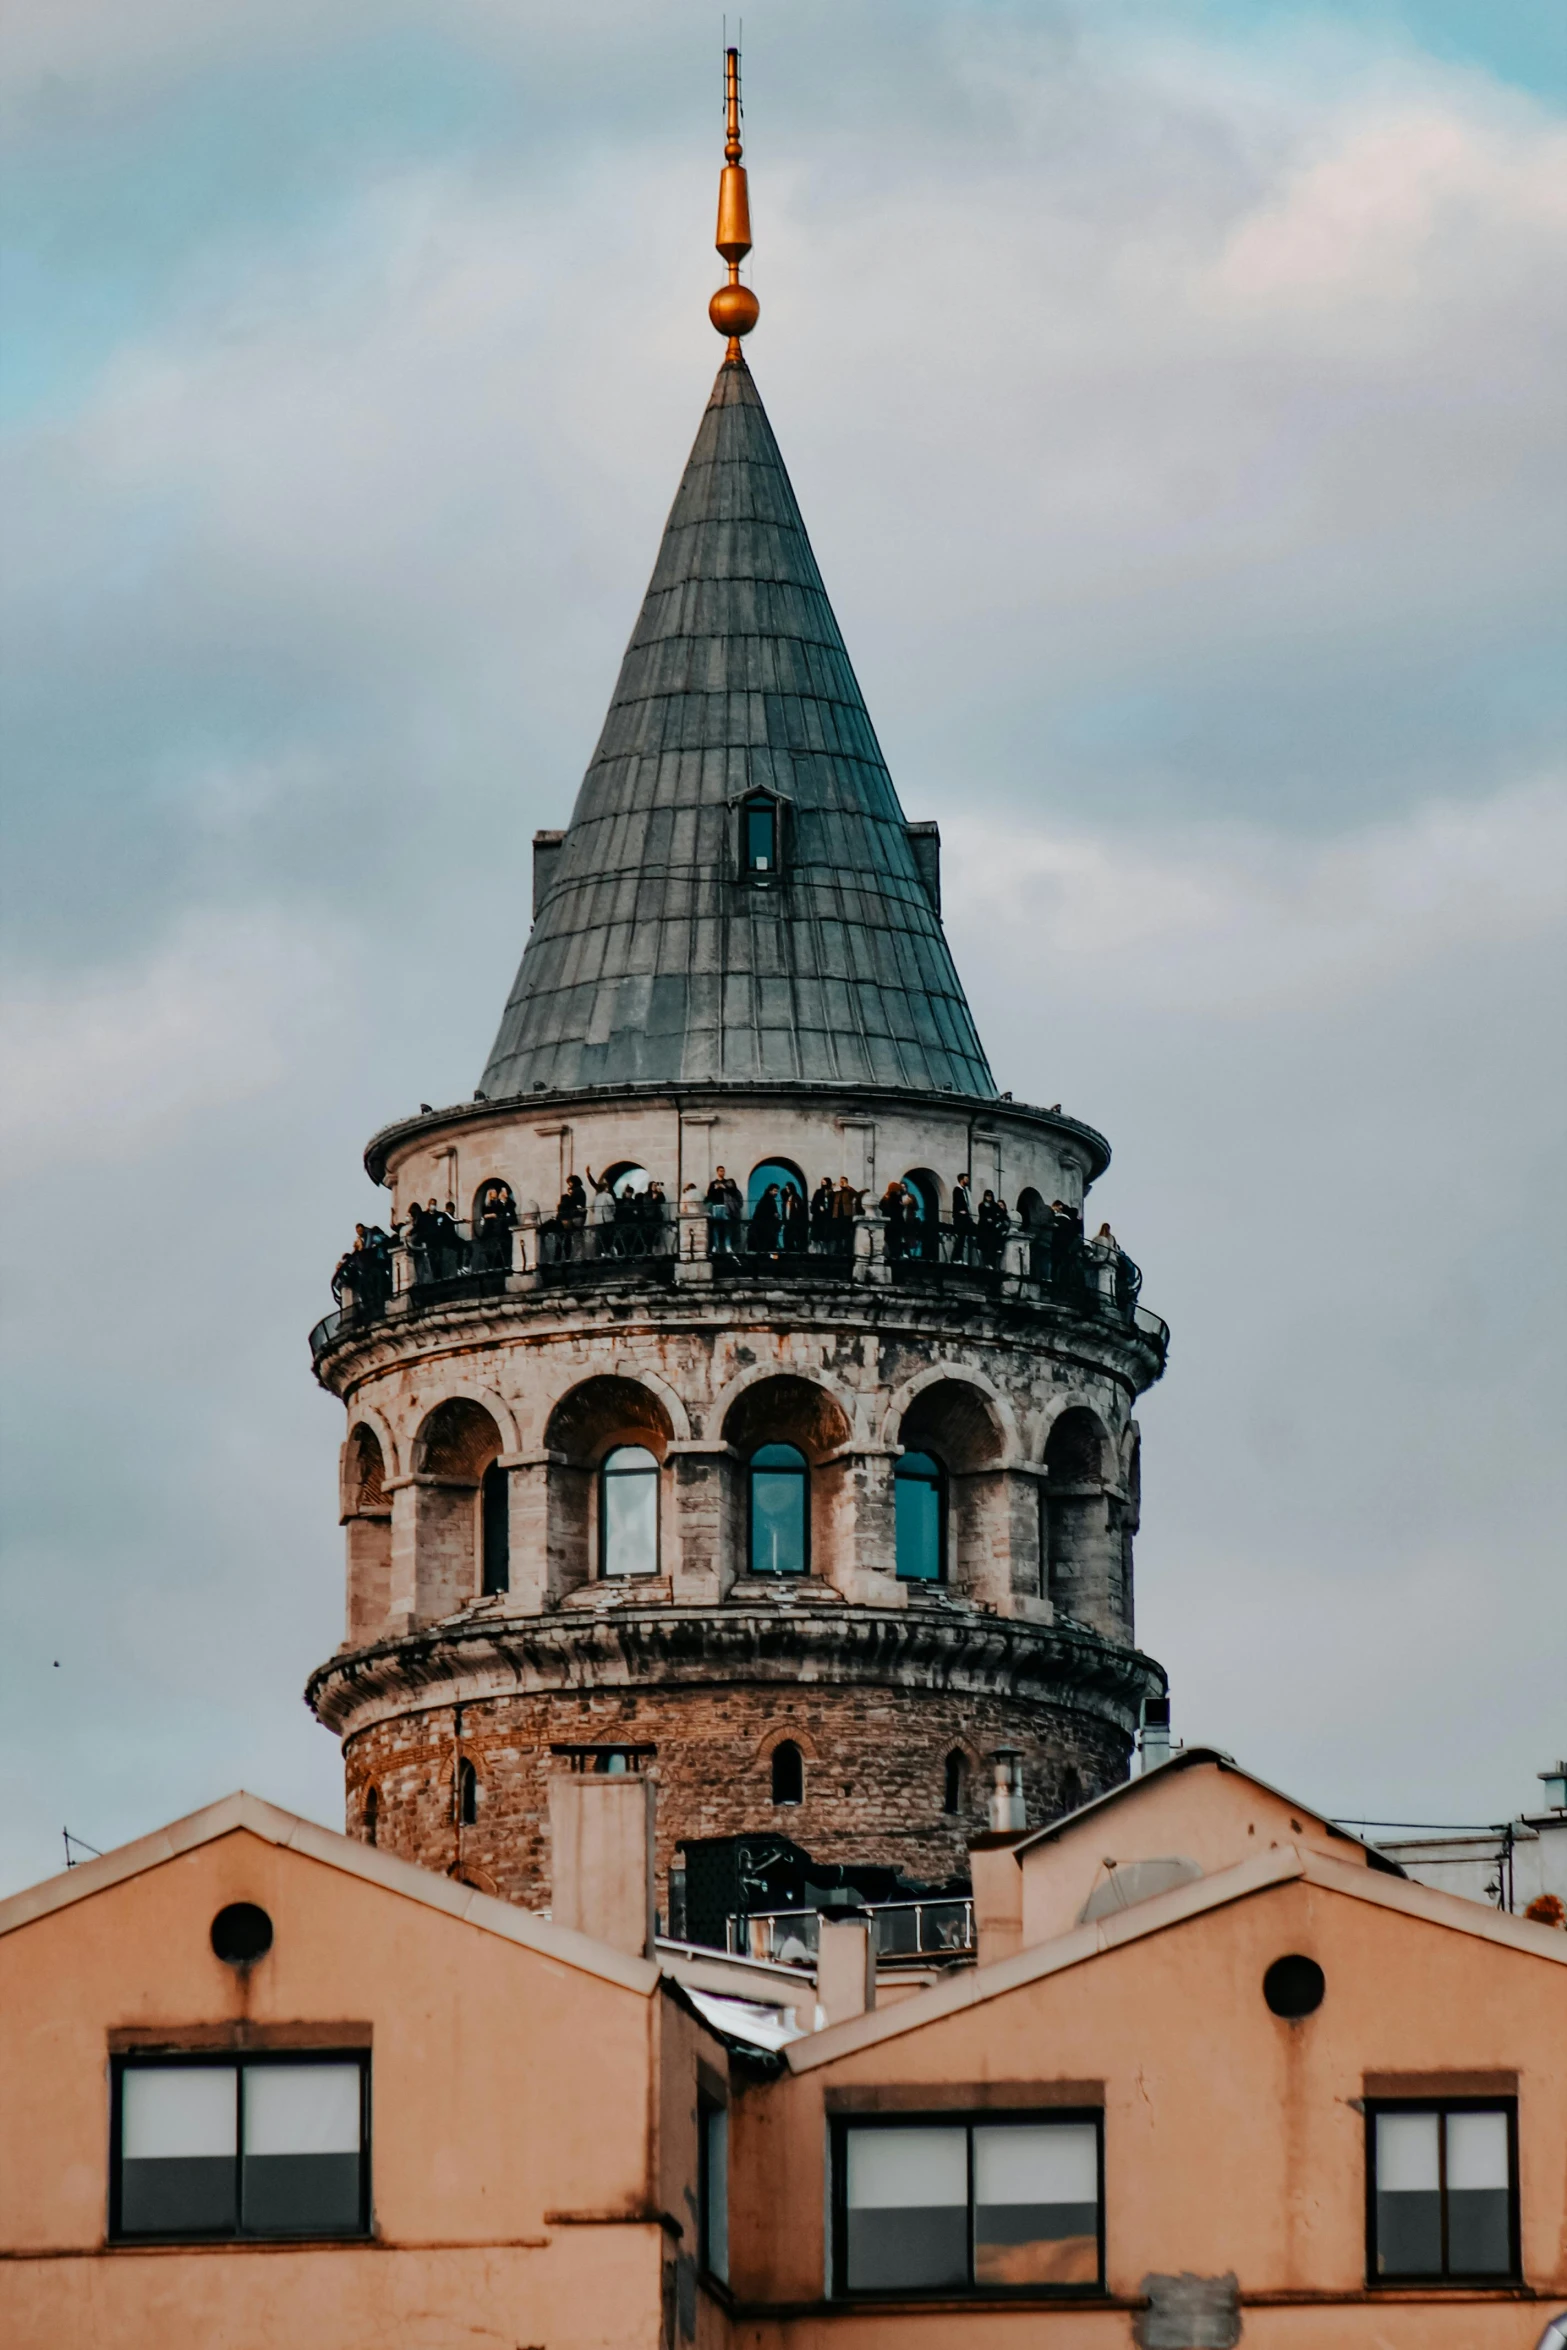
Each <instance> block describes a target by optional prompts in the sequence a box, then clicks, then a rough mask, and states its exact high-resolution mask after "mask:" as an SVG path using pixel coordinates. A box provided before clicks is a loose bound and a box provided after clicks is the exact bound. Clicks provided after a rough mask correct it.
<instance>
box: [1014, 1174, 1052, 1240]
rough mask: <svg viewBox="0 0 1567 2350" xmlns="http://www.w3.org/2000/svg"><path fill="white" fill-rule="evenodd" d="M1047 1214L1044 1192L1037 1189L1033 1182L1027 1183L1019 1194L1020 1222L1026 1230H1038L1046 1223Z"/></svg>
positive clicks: (1018, 1216) (1018, 1211)
mask: <svg viewBox="0 0 1567 2350" xmlns="http://www.w3.org/2000/svg"><path fill="white" fill-rule="evenodd" d="M1045 1215H1046V1209H1045V1201H1044V1194H1043V1193H1042V1192H1039V1191H1036V1190H1035V1189H1034V1186H1033V1185H1032V1183H1025V1184H1024V1186H1023V1189H1022V1190H1021V1191H1020V1192H1019V1193H1018V1195H1017V1220H1018V1222H1019V1223H1020V1224H1021V1225H1022V1227H1023V1229H1024V1231H1025V1232H1037V1231H1039V1230H1040V1229H1041V1227H1042V1226H1043V1224H1044V1221H1045Z"/></svg>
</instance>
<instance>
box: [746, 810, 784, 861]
mask: <svg viewBox="0 0 1567 2350" xmlns="http://www.w3.org/2000/svg"><path fill="white" fill-rule="evenodd" d="M774 830H775V827H774V822H773V810H772V809H771V807H770V806H768V804H767V803H766V802H765V801H760V802H756V803H754V804H753V805H752V806H751V807H749V808H747V810H746V812H745V861H746V865H747V867H748V868H749V870H750V871H751V872H752V873H770V872H771V871H772V869H773V866H774V864H775V863H776V861H777V860H776V857H775V855H774V849H773V835H774Z"/></svg>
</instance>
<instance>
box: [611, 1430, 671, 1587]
mask: <svg viewBox="0 0 1567 2350" xmlns="http://www.w3.org/2000/svg"><path fill="white" fill-rule="evenodd" d="M599 1573H600V1574H601V1575H656V1574H657V1573H658V1462H657V1460H656V1459H655V1457H654V1455H653V1454H652V1453H650V1452H649V1451H648V1449H647V1447H646V1446H645V1445H641V1444H621V1445H617V1446H616V1448H615V1450H614V1451H613V1452H612V1453H607V1454H606V1455H605V1459H604V1465H603V1467H602V1468H601V1469H600V1471H599Z"/></svg>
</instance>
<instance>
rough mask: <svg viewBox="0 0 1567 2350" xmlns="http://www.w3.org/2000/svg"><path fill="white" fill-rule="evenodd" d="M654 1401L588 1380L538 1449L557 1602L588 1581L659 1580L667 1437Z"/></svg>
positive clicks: (557, 1412) (610, 1380) (643, 1391)
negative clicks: (543, 1458) (543, 1457)
mask: <svg viewBox="0 0 1567 2350" xmlns="http://www.w3.org/2000/svg"><path fill="white" fill-rule="evenodd" d="M673 1434H674V1430H673V1427H672V1425H671V1423H670V1419H669V1415H668V1413H667V1411H666V1410H665V1408H664V1406H663V1404H662V1403H661V1402H660V1400H659V1398H658V1397H657V1396H656V1395H654V1394H653V1393H652V1391H651V1390H650V1389H648V1388H646V1387H642V1386H639V1385H638V1384H637V1382H636V1381H635V1380H634V1379H623V1378H619V1377H614V1376H604V1377H599V1378H595V1379H585V1380H584V1381H583V1382H582V1384H581V1385H580V1386H578V1387H574V1388H572V1389H571V1390H570V1392H569V1393H568V1394H566V1395H564V1396H562V1398H561V1400H560V1402H559V1403H558V1404H556V1406H555V1408H554V1410H553V1411H552V1412H551V1414H550V1416H549V1422H548V1425H547V1427H546V1430H545V1437H544V1441H545V1444H546V1446H547V1447H548V1449H549V1451H550V1452H551V1454H552V1455H553V1456H554V1457H553V1458H552V1459H551V1461H550V1464H549V1468H548V1480H549V1482H548V1497H549V1507H548V1554H549V1568H548V1586H549V1590H550V1592H551V1593H552V1594H554V1595H556V1596H559V1595H561V1594H563V1593H566V1592H569V1591H573V1590H576V1589H577V1588H578V1587H579V1586H581V1585H582V1584H584V1583H586V1582H587V1581H588V1580H589V1579H590V1578H591V1577H593V1576H599V1577H606V1578H612V1579H616V1580H618V1579H620V1578H622V1577H630V1576H641V1577H647V1578H650V1579H651V1578H652V1577H655V1576H657V1575H658V1574H659V1573H660V1572H661V1571H662V1560H661V1552H660V1542H661V1532H662V1528H661V1519H662V1486H663V1468H662V1464H663V1461H664V1458H665V1455H666V1452H667V1449H668V1446H669V1443H670V1441H671V1439H672V1437H673Z"/></svg>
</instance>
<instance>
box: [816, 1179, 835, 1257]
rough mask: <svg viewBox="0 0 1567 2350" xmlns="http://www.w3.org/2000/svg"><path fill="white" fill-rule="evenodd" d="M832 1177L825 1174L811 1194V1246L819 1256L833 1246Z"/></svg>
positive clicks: (825, 1253) (824, 1254)
mask: <svg viewBox="0 0 1567 2350" xmlns="http://www.w3.org/2000/svg"><path fill="white" fill-rule="evenodd" d="M832 1217H833V1206H832V1177H831V1176H830V1175H824V1176H823V1177H822V1179H821V1181H820V1183H818V1185H817V1186H816V1189H815V1190H814V1191H813V1192H812V1194H811V1246H812V1248H813V1249H814V1250H815V1251H816V1252H817V1254H818V1255H819V1256H826V1255H827V1253H828V1251H829V1250H830V1249H831V1247H832Z"/></svg>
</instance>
